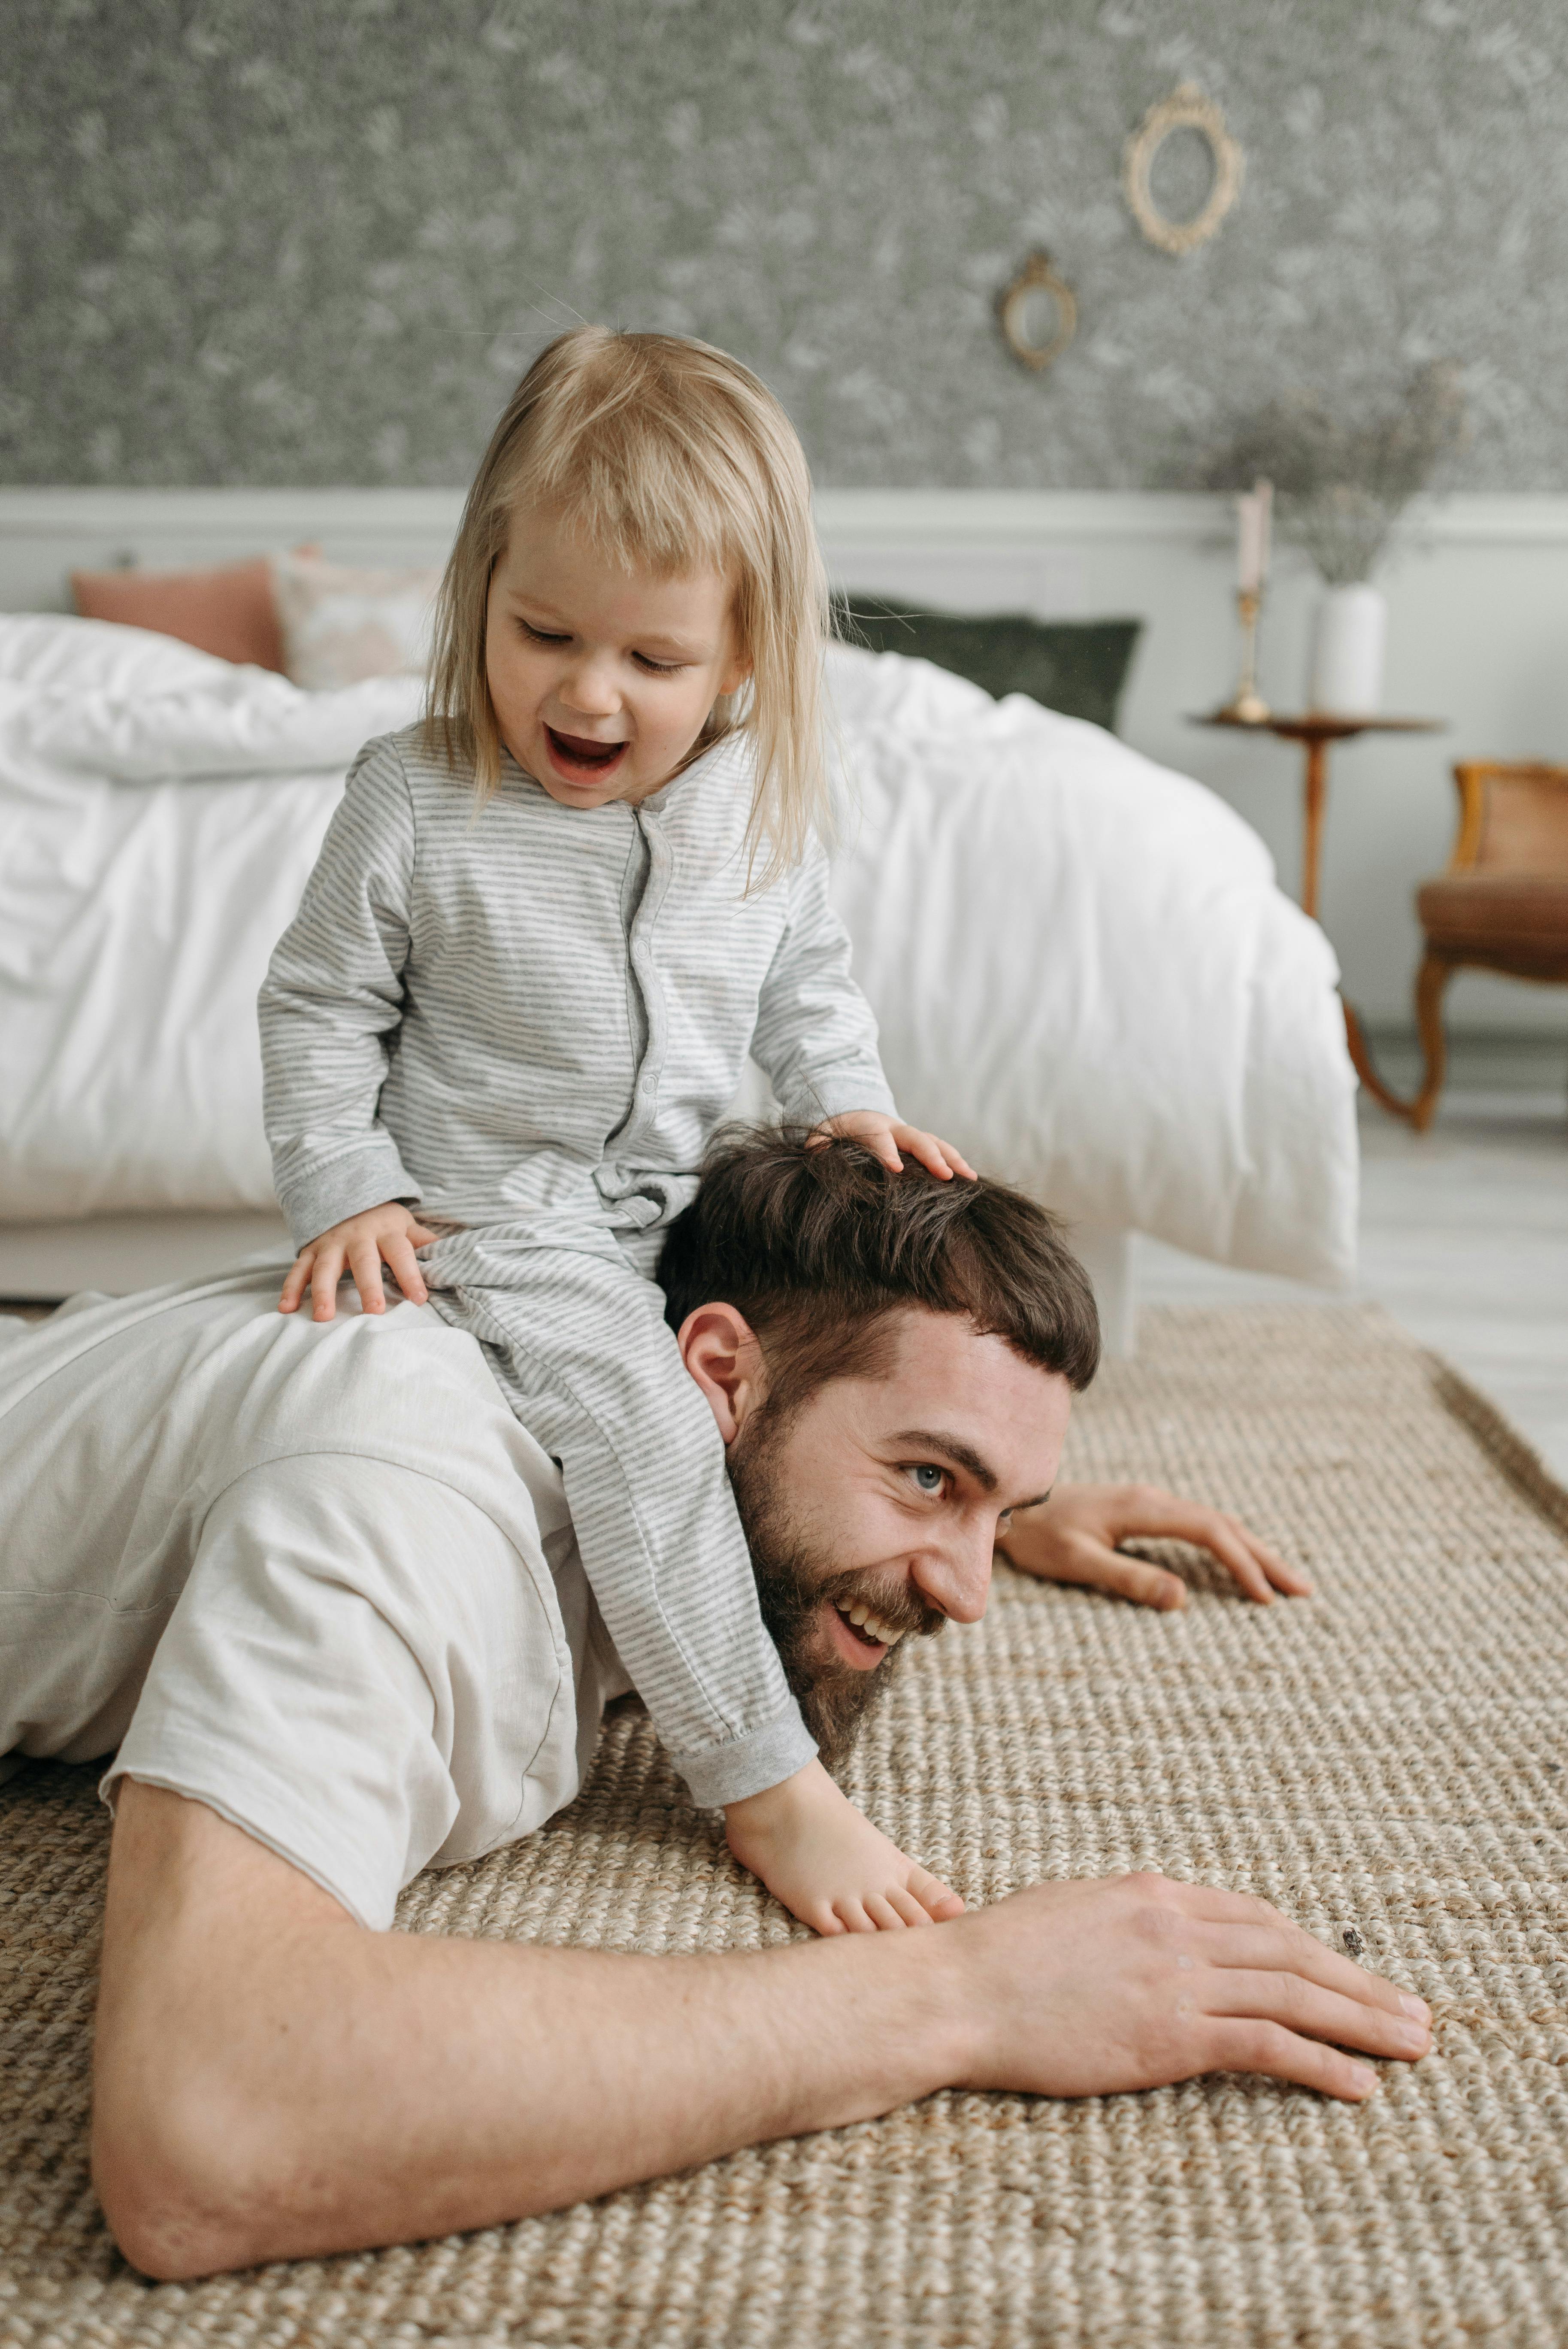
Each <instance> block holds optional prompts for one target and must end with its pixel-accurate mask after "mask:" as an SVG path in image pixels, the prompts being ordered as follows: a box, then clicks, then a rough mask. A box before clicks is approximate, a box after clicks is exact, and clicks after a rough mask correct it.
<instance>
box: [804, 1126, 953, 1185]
mask: <svg viewBox="0 0 1568 2349" xmlns="http://www.w3.org/2000/svg"><path fill="white" fill-rule="evenodd" d="M834 1133H843V1134H847V1135H848V1136H849V1138H850V1140H851V1142H858V1143H861V1145H862V1147H863V1148H865V1149H867V1150H869V1151H870V1152H871V1153H872V1156H873V1157H876V1158H880V1159H881V1160H882V1164H883V1165H884V1166H886V1167H888V1168H890V1169H891V1171H892V1173H893V1174H903V1158H918V1159H919V1161H920V1163H921V1164H922V1165H923V1167H924V1168H925V1169H926V1170H927V1172H928V1173H929V1174H934V1175H936V1176H937V1177H938V1179H939V1180H940V1181H941V1182H944V1183H950V1182H951V1181H952V1180H953V1177H954V1174H966V1175H967V1176H968V1177H969V1180H970V1181H971V1182H972V1183H973V1182H974V1181H975V1169H974V1167H973V1166H971V1165H970V1164H969V1162H968V1160H967V1159H965V1158H962V1157H960V1155H959V1154H958V1152H957V1151H956V1150H954V1147H953V1144H952V1143H951V1142H944V1141H942V1140H941V1139H940V1138H939V1137H938V1136H937V1135H936V1134H934V1133H922V1132H921V1129H920V1128H919V1126H918V1125H905V1123H903V1119H902V1118H898V1117H889V1116H887V1115H886V1114H885V1112H883V1111H882V1110H880V1109H851V1110H846V1111H845V1112H844V1114H843V1115H842V1116H841V1117H825V1118H824V1119H823V1120H822V1123H821V1124H820V1125H819V1126H817V1127H816V1128H815V1129H814V1130H813V1132H812V1134H811V1140H812V1141H813V1142H826V1141H827V1140H828V1138H829V1136H830V1134H834ZM901 1151H902V1152H903V1158H901V1157H900V1155H899V1154H900V1152H901Z"/></svg>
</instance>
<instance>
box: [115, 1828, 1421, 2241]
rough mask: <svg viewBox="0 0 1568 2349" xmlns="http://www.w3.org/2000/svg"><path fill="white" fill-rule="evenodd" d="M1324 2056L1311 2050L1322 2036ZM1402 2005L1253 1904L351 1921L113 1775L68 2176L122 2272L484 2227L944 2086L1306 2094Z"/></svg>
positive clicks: (320, 1895) (1068, 1901)
mask: <svg viewBox="0 0 1568 2349" xmlns="http://www.w3.org/2000/svg"><path fill="white" fill-rule="evenodd" d="M1328 2042H1334V2043H1337V2044H1326V2043H1328ZM1427 2044H1428V2030H1427V2016H1426V2010H1425V2008H1424V2007H1422V2006H1421V2005H1420V2002H1419V2001H1413V2000H1406V1999H1402V1998H1401V1996H1400V1994H1399V1992H1397V1991H1396V1990H1395V1989H1393V1988H1392V1986H1391V1985H1389V1984H1388V1983H1387V1982H1379V1981H1378V1980H1377V1978H1376V1977H1375V1976H1373V1975H1371V1974H1367V1973H1364V1972H1362V1971H1360V1970H1359V1969H1358V1968H1357V1967H1356V1966H1353V1965H1352V1964H1351V1963H1350V1961H1349V1960H1348V1959H1346V1958H1341V1957H1338V1956H1336V1954H1335V1953H1334V1952H1333V1951H1328V1950H1326V1949H1325V1948H1324V1947H1323V1946H1322V1944H1321V1943H1320V1942H1317V1941H1315V1940H1312V1939H1311V1938H1310V1936H1308V1935H1306V1934H1305V1933H1303V1932H1302V1931H1300V1930H1299V1929H1298V1928H1296V1927H1295V1926H1292V1925H1289V1924H1287V1923H1286V1921H1285V1920H1284V1919H1282V1918H1280V1917H1279V1916H1278V1914H1277V1912H1275V1911H1274V1910H1273V1909H1269V1908H1267V1907H1266V1906H1265V1904H1264V1903H1263V1902H1261V1901H1253V1900H1250V1899H1243V1898H1242V1897H1241V1896H1238V1895H1236V1894H1233V1893H1223V1892H1212V1891H1208V1890H1206V1889H1202V1888H1201V1887H1189V1886H1181V1885H1175V1884H1171V1883H1170V1882H1168V1881H1167V1880H1166V1879H1165V1878H1161V1877H1121V1878H1111V1879H1109V1880H1107V1881H1103V1882H1099V1883H1068V1884H1057V1885H1047V1886H1039V1887H1037V1888H1035V1889H1033V1890H1031V1891H1028V1892H1023V1893H1019V1894H1016V1895H1015V1896H1014V1898H1013V1899H1009V1900H1006V1901H1002V1902H1000V1903H998V1904H997V1905H996V1906H995V1908H993V1909H982V1910H976V1911H974V1912H972V1913H971V1914H970V1915H969V1916H966V1917H965V1918H962V1919H960V1920H956V1921H954V1923H951V1924H944V1925H941V1926H938V1927H936V1928H935V1929H934V1930H928V1931H903V1932H899V1931H888V1932H882V1933H877V1934H865V1935H862V1934H855V1933H851V1934H845V1935H843V1936H842V1937H841V1939H838V1940H830V1941H817V1942H812V1943H810V1944H799V1945H796V1946H794V1947H791V1948H789V1949H784V1950H774V1951H765V1952H761V1953H758V1954H746V1955H734V1956H726V1957H711V1958H692V1957H674V1958H639V1957H623V1956H617V1955H613V1954H609V1953H605V1952H601V1951H587V1950H540V1949H532V1948H529V1947H527V1946H519V1945H516V1944H508V1943H498V1942H493V1941H468V1940H441V1939H438V1938H437V1937H435V1936H425V1935H412V1934H410V1935H404V1934H396V1933H371V1932H367V1931H366V1930H364V1928H362V1927H361V1926H358V1925H356V1923H355V1922H354V1921H353V1920H352V1919H351V1918H349V1917H348V1916H347V1914H346V1912H345V1910H344V1909H341V1908H340V1907H339V1905H338V1904H337V1902H336V1901H335V1900H334V1899H331V1897H330V1896H329V1895H328V1894H326V1893H325V1892H323V1891H322V1890H321V1889H319V1887H317V1886H316V1885H315V1884H313V1883H312V1882H311V1881H310V1880H309V1878H306V1877H304V1876H303V1875H301V1874H300V1872H299V1871H298V1870H297V1869H296V1868H292V1867H290V1866H289V1865H288V1864H287V1863H286V1862H284V1861H283V1860H280V1859H278V1858H277V1857H274V1855H273V1854H272V1853H271V1852H269V1851H267V1850H265V1849H264V1848H263V1847H262V1846H261V1845H260V1844H258V1843H256V1842H255V1841H254V1840H253V1838H252V1837H249V1836H246V1835H243V1834H242V1833H241V1832H240V1830H239V1829H238V1828H236V1827H232V1826H229V1825H228V1824H227V1823H226V1822H225V1821H223V1820H222V1819H220V1818H219V1817H218V1816H216V1814H215V1813H213V1812H211V1811H210V1810H208V1809H207V1808H206V1807H205V1806H203V1805H201V1804H200V1803H196V1802H191V1801H188V1800H186V1799H185V1798H184V1797H183V1796H181V1795H170V1794H167V1793H164V1792H162V1791H161V1790H160V1789H158V1788H155V1787H150V1786H144V1785H138V1784H135V1783H134V1782H128V1783H125V1784H123V1785H122V1787H121V1791H120V1798H119V1819H118V1822H117V1825H116V1828H115V1837H114V1847H113V1855H112V1859H111V1864H110V1870H109V1888H108V1914H107V1918H106V1921H105V1936H104V1958H103V1981H102V1989H101V1992H100V1998H99V2007H98V2049H97V2061H96V2090H95V2099H94V2114H93V2168H94V2178H95V2180H96V2183H97V2186H98V2193H99V2195H100V2197H101V2199H102V2201H103V2205H104V2209H105V2211H106V2213H107V2215H108V2221H109V2225H110V2227H111V2228H112V2229H113V2230H114V2233H115V2236H116V2239H117V2240H118V2241H119V2245H120V2248H121V2249H122V2250H123V2251H124V2252H125V2253H126V2255H127V2257H128V2258H129V2259H130V2260H131V2261H134V2263H135V2264H136V2265H137V2266H138V2267H139V2268H141V2269H143V2270H144V2271H146V2272H147V2273H149V2274H150V2275H155V2276H161V2277H170V2278H176V2277H188V2276H195V2275H202V2274H207V2273H210V2272H211V2271H214V2270H216V2269H220V2268H229V2267H242V2266H247V2265H250V2264H252V2263H253V2262H254V2261H261V2260H266V2259H286V2258H294V2257H303V2256H308V2255H312V2254H320V2253H325V2252H330V2251H347V2250H355V2249H360V2248H365V2247H368V2246H371V2245H374V2244H377V2243H389V2242H403V2241H410V2240H418V2238H420V2237H424V2236H429V2235H436V2234H443V2233H447V2232H449V2231H451V2230H458V2229H464V2228H472V2227H483V2226H490V2225H494V2224H496V2223H498V2222H500V2221H501V2220H509V2219H516V2218H521V2217H524V2216H526V2215H527V2214H529V2213H530V2212H532V2211H538V2210H545V2209H554V2208H557V2207H559V2206H560V2205H562V2204H564V2203H567V2202H572V2201H575V2200H577V2199H579V2198H581V2197H583V2196H589V2195H594V2194H601V2193H604V2192H606V2191H608V2190H609V2189H612V2188H614V2187H617V2186H622V2185H626V2184H629V2183H631V2182H632V2181H634V2180H635V2179H637V2178H648V2177H655V2176H658V2175H661V2174H663V2173H665V2172H667V2171H671V2170H676V2169H681V2168H686V2167H687V2166H689V2165H690V2164H692V2163H696V2162H700V2161H706V2160H709V2159H711V2158H714V2157H715V2156H716V2155H718V2154H722V2153H726V2152H728V2151H730V2150H732V2149H733V2148H734V2147H738V2146H742V2145H748V2144H754V2143H758V2142H762V2141H765V2140H767V2139H769V2138H773V2137H786V2136H790V2135H794V2134H797V2133H799V2132H801V2131H804V2130H809V2129H818V2128H830V2127H838V2126H840V2125H841V2124H843V2123H845V2122H849V2121H855V2120H864V2119H868V2118H870V2117H872V2116H874V2115H876V2114H878V2113H882V2112H886V2111H888V2110H890V2109H891V2108H892V2106H896V2105H900V2104H903V2103H906V2102H908V2101H909V2100H910V2099H911V2098H913V2097H917V2096H921V2095H926V2094H928V2093H930V2092H931V2091H932V2090H934V2089H935V2088H939V2087H944V2086H960V2085H964V2086H974V2087H982V2088H990V2087H1008V2088H1014V2089H1023V2090H1036V2091H1038V2092H1039V2093H1042V2094H1046V2095H1091V2094H1099V2093H1110V2092H1113V2091H1116V2090H1119V2089H1125V2088H1137V2087H1150V2086H1155V2085H1160V2084H1161V2083H1164V2082H1167V2081H1171V2080H1179V2079H1186V2078H1190V2077H1191V2076H1193V2075H1196V2074H1198V2073H1201V2072H1205V2071H1213V2070H1247V2071H1258V2072H1264V2073H1268V2074H1270V2075H1273V2076H1274V2077H1276V2078H1280V2079H1287V2080H1295V2081H1300V2082H1302V2083H1304V2084H1305V2085H1310V2086H1312V2087H1315V2088H1318V2089H1321V2090H1323V2091H1324V2092H1325V2093H1326V2094H1328V2095H1338V2096H1345V2097H1349V2098H1359V2097H1363V2096H1366V2095H1369V2094H1370V2093H1371V2092H1372V2090H1373V2088H1374V2087H1375V2086H1376V2084H1377V2075H1376V2074H1374V2073H1373V2072H1371V2071H1370V2070H1369V2069H1368V2068H1367V2066H1366V2065H1365V2064H1359V2063H1357V2062H1356V2061H1355V2060H1354V2059H1353V2058H1352V2057H1350V2056H1349V2055H1346V2054H1343V2053H1342V2052H1341V2049H1342V2048H1343V2047H1345V2046H1350V2047H1357V2048H1360V2049H1363V2050H1365V2051H1366V2052H1367V2054H1375V2055H1383V2056H1402V2057H1405V2058H1413V2057H1416V2056H1418V2055H1420V2054H1423V2053H1424V2052H1425V2050H1426V2047H1427Z"/></svg>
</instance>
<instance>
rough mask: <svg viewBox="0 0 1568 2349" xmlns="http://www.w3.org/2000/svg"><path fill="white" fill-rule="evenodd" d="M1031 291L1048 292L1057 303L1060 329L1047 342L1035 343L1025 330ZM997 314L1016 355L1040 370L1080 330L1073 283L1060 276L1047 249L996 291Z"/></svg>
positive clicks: (1027, 365) (1035, 254) (1057, 356)
mask: <svg viewBox="0 0 1568 2349" xmlns="http://www.w3.org/2000/svg"><path fill="white" fill-rule="evenodd" d="M1032 294H1048V295H1050V297H1051V300H1052V301H1053V302H1054V303H1055V304H1056V309H1057V330H1056V332H1055V334H1054V335H1052V336H1051V337H1050V339H1049V341H1048V342H1044V343H1032V342H1031V341H1030V340H1029V337H1028V336H1027V334H1026V331H1025V321H1026V317H1027V316H1028V307H1029V296H1030V295H1032ZM996 316H997V317H998V318H999V319H1000V320H1001V324H1002V332H1003V334H1004V336H1006V343H1007V348H1008V349H1009V350H1010V351H1011V352H1012V354H1013V357H1015V358H1016V359H1021V360H1022V361H1023V363H1024V365H1025V366H1026V367H1033V368H1034V369H1035V371H1036V373H1037V374H1038V373H1039V372H1040V371H1041V370H1042V369H1044V368H1046V367H1049V366H1050V365H1051V363H1052V361H1053V360H1054V359H1059V358H1060V357H1061V355H1062V353H1063V352H1064V351H1065V350H1066V348H1067V347H1068V344H1069V343H1070V342H1071V340H1072V338H1073V336H1075V335H1076V334H1077V332H1078V303H1077V301H1076V300H1075V299H1074V296H1073V290H1072V287H1071V286H1070V285H1068V284H1067V282H1066V281H1065V279H1063V278H1061V277H1058V276H1057V272H1056V269H1055V267H1054V266H1053V264H1052V261H1051V256H1050V254H1048V253H1031V254H1030V255H1029V257H1028V259H1027V261H1026V262H1025V264H1024V265H1023V267H1022V269H1020V270H1019V272H1018V274H1017V275H1016V277H1015V278H1014V280H1013V282H1012V284H1011V285H1008V286H1006V287H1004V289H1003V291H1002V292H1001V293H1000V294H999V295H997V297H996Z"/></svg>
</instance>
